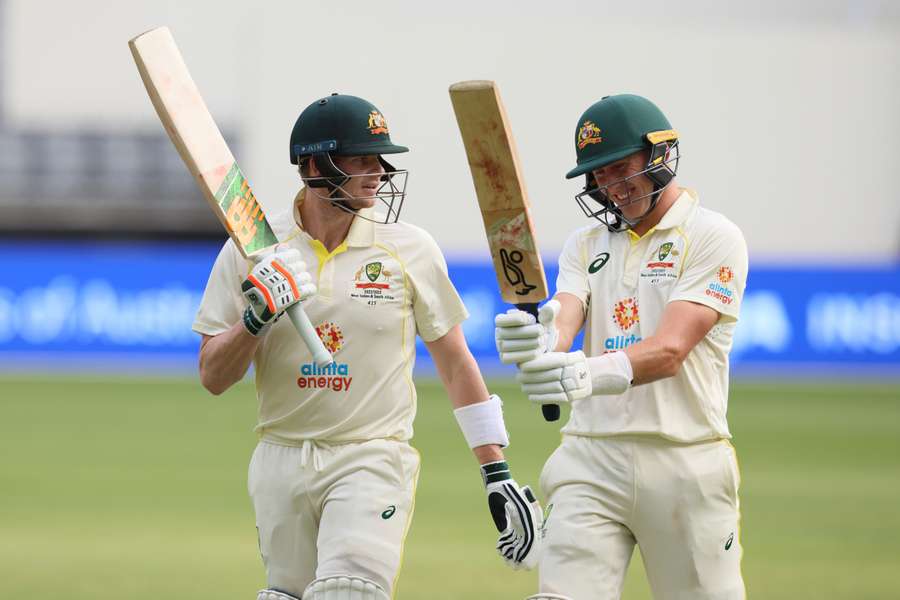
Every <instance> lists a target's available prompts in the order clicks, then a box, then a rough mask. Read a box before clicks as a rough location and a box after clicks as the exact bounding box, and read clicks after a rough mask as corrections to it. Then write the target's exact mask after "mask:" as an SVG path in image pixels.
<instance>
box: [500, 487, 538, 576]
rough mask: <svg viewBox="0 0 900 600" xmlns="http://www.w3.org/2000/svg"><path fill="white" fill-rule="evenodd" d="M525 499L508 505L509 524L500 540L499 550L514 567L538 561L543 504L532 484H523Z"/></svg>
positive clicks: (531, 565)
mask: <svg viewBox="0 0 900 600" xmlns="http://www.w3.org/2000/svg"><path fill="white" fill-rule="evenodd" d="M519 491H520V495H519V499H521V500H522V501H524V502H523V503H515V505H514V503H513V502H510V503H508V504H507V505H506V517H507V521H508V523H509V527H508V529H507V531H506V532H504V534H502V535H501V536H500V539H499V540H498V541H497V552H498V553H499V554H500V555H501V556H502V557H503V558H504V560H505V561H506V563H507V564H508V565H509V566H510V567H512V568H513V569H516V570H518V569H522V568H524V569H532V568H534V567H535V565H537V562H538V558H539V555H540V546H541V527H542V513H541V505H540V503H539V502H538V501H537V499H536V498H535V497H534V494H533V493H532V491H531V488H530V487H528V486H525V487H523V488H521V490H519Z"/></svg>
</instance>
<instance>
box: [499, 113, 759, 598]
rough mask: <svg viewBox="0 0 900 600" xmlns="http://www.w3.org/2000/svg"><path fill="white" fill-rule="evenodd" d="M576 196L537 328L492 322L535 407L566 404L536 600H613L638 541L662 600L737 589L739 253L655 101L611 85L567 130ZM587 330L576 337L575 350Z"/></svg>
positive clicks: (736, 233)
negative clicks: (732, 385) (732, 412)
mask: <svg viewBox="0 0 900 600" xmlns="http://www.w3.org/2000/svg"><path fill="white" fill-rule="evenodd" d="M574 141H575V153H576V159H577V160H576V166H575V168H574V169H572V170H571V171H569V173H568V174H567V175H566V177H567V178H569V179H571V178H574V177H579V176H583V177H584V178H585V182H586V185H585V189H584V191H583V192H581V193H580V194H578V195H577V196H576V200H577V201H578V204H579V205H580V206H581V208H582V209H583V210H584V212H585V214H586V215H587V216H589V217H591V218H593V219H596V221H597V222H595V223H593V224H592V225H589V226H587V227H583V228H581V229H578V230H576V231H575V232H574V233H573V234H572V235H571V236H570V237H569V239H568V241H567V242H566V244H565V248H564V250H563V252H562V255H561V256H560V259H559V279H558V281H557V293H556V295H555V296H554V298H553V299H552V300H551V301H549V302H547V303H546V304H545V305H544V306H542V307H541V309H540V312H539V317H538V322H537V323H535V320H534V318H533V317H531V316H530V315H528V314H527V313H524V312H520V311H510V312H508V313H505V314H501V315H498V316H497V318H496V326H497V328H496V338H497V346H498V350H499V352H500V357H501V360H503V362H505V363H515V364H517V365H518V375H517V378H518V380H519V381H520V383H521V385H522V389H523V391H524V392H525V393H526V394H527V396H528V398H529V399H530V400H531V401H532V402H535V403H538V404H544V403H564V402H569V403H571V414H570V418H569V421H568V423H566V425H565V427H563V429H562V433H563V436H562V443H561V444H560V446H559V447H558V448H557V449H556V450H555V451H554V452H553V454H552V455H551V456H550V458H549V460H548V461H547V463H546V465H545V466H544V469H543V472H542V474H541V481H540V483H541V487H542V489H543V492H544V494H545V498H546V500H547V502H548V505H547V513H546V515H547V516H546V521H545V523H544V537H543V541H542V543H543V553H542V556H541V558H540V563H539V569H540V577H539V580H540V591H539V593H538V594H537V595H536V596H532V597H531V598H532V600H551V599H552V600H614V599H617V598H619V597H620V595H621V593H622V585H623V582H624V579H625V572H626V569H627V568H628V563H629V560H630V559H631V555H632V552H633V550H634V546H635V544H637V545H638V547H639V548H640V551H641V556H642V558H643V561H644V565H645V567H646V571H647V577H648V579H649V582H650V587H651V589H652V590H653V596H654V598H656V599H657V600H686V599H690V600H703V599H709V600H712V599H715V600H738V599H743V598H744V597H745V592H744V583H743V580H742V577H741V569H740V563H741V542H740V531H739V520H740V512H739V505H738V483H739V475H738V466H737V461H736V458H735V451H734V448H733V446H732V445H731V443H730V442H729V439H730V438H731V433H730V432H729V430H728V422H727V420H726V418H725V413H726V409H727V406H728V352H729V350H730V349H731V343H732V334H733V332H734V327H735V323H736V321H737V318H738V312H739V309H740V305H741V298H742V296H743V293H744V285H745V282H746V278H747V247H746V244H745V242H744V238H743V235H742V234H741V231H740V230H739V229H738V228H737V226H735V225H734V224H733V223H732V222H731V221H729V220H728V219H727V218H725V217H724V216H722V215H721V214H718V213H716V212H713V211H711V210H708V209H706V208H704V207H703V206H701V204H700V201H699V199H698V195H697V193H696V192H694V191H692V190H690V189H685V188H680V187H678V186H677V184H676V182H675V174H676V171H677V167H678V158H679V150H678V134H677V133H676V132H675V131H674V130H673V129H672V126H671V125H670V124H669V121H668V120H667V119H666V117H665V116H664V115H663V113H662V112H661V111H660V110H659V108H657V107H656V106H655V105H654V104H653V103H652V102H650V101H649V100H647V99H645V98H642V97H640V96H634V95H616V96H607V97H605V98H603V99H602V100H600V101H599V102H597V103H595V104H594V105H592V106H591V107H589V108H588V109H587V110H586V111H585V112H584V114H583V115H582V116H581V118H580V119H579V120H578V124H577V126H576V131H575V140H574ZM582 327H584V329H585V336H584V348H583V349H581V350H575V351H569V350H570V348H571V346H572V342H573V339H574V338H575V336H576V334H577V333H578V332H579V331H580V330H581V329H582Z"/></svg>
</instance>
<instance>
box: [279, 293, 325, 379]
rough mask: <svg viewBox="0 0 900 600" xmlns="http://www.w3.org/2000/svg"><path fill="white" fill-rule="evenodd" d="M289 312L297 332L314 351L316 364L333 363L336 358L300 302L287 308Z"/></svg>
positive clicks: (312, 351) (311, 350) (323, 365)
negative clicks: (327, 348) (326, 346)
mask: <svg viewBox="0 0 900 600" xmlns="http://www.w3.org/2000/svg"><path fill="white" fill-rule="evenodd" d="M287 314H288V317H290V319H291V323H293V324H294V327H295V328H296V329H297V333H299V334H300V337H301V338H303V343H304V344H306V347H307V348H309V351H310V352H311V353H312V356H313V361H314V362H315V363H316V365H318V366H320V367H327V366H328V365H330V364H331V363H333V362H334V359H333V358H332V357H331V353H330V352H328V350H326V349H325V344H323V343H322V339H321V338H320V337H319V334H318V333H316V328H315V327H313V325H312V323H310V322H309V317H307V316H306V313H305V312H304V311H303V307H302V306H300V303H299V302H297V303H296V304H293V305H291V306H290V307H289V308H288V309H287Z"/></svg>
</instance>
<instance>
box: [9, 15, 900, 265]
mask: <svg viewBox="0 0 900 600" xmlns="http://www.w3.org/2000/svg"><path fill="white" fill-rule="evenodd" d="M547 4H548V3H546V2H539V3H538V2H524V1H519V2H512V1H508V0H503V1H495V2H491V1H489V0H481V1H474V0H461V1H458V2H455V3H453V4H452V5H451V4H448V3H427V2H415V1H413V0H404V1H400V0H398V1H395V2H348V1H344V2H337V1H332V2H318V1H316V2H313V1H306V2H286V1H279V2H276V1H270V2H265V3H263V2H260V3H255V4H253V5H252V6H251V3H248V2H237V1H234V2H224V1H218V2H213V1H212V0H191V1H190V2H188V1H186V0H185V1H181V2H176V1H174V0H168V1H164V2H161V1H158V0H156V1H153V2H150V1H147V0H133V1H129V2H109V1H104V0H82V1H81V2H78V3H71V2H64V1H62V0H59V1H49V0H44V1H36V0H6V2H5V4H0V10H4V11H5V14H4V15H3V17H4V18H3V22H4V24H5V30H4V31H3V34H2V35H3V39H2V42H3V48H4V59H5V62H4V64H3V69H2V72H3V73H4V75H5V81H4V82H3V84H2V92H3V94H4V97H3V102H2V105H3V106H4V107H5V112H6V114H5V115H4V118H5V119H6V122H7V124H8V125H9V124H12V125H13V126H29V127H48V128H49V127H60V128H66V127H72V126H76V125H77V126H84V125H90V126H96V127H99V128H103V129H110V130H121V129H130V128H135V127H137V128H146V129H148V130H152V131H157V130H158V129H157V128H158V123H156V119H155V115H154V113H153V112H152V109H151V107H150V105H149V102H148V101H147V98H146V95H145V93H144V91H143V88H142V86H141V84H140V80H139V78H138V76H137V73H136V71H135V69H134V67H133V63H132V61H131V57H130V54H129V52H128V49H127V46H126V42H127V40H128V39H129V38H130V37H132V36H134V35H136V34H138V33H140V32H141V31H144V30H146V29H149V28H151V27H154V26H156V25H159V24H168V25H169V26H170V27H171V28H172V30H173V32H174V34H175V37H176V39H177V40H178V42H179V44H180V46H181V48H182V52H183V53H184V55H185V58H186V60H187V62H188V64H189V66H190V67H191V70H192V72H193V74H194V77H195V79H196V80H197V82H198V84H199V85H200V88H201V91H202V92H203V94H204V96H205V97H206V100H207V103H208V104H209V106H210V108H211V109H212V111H213V113H214V115H215V116H216V118H217V120H218V121H219V122H220V124H221V125H223V126H232V127H235V128H237V129H238V130H239V131H240V132H241V135H242V138H243V140H244V142H245V143H244V145H243V146H242V153H241V155H240V156H238V159H239V160H240V161H241V162H242V163H243V164H244V165H245V170H246V171H247V172H248V173H249V175H250V178H251V181H252V182H253V184H254V186H255V188H256V190H257V195H258V196H259V197H260V198H261V199H262V202H263V203H264V204H265V205H267V206H268V207H269V209H270V210H272V209H274V207H275V206H278V205H284V204H286V203H287V202H288V201H289V200H290V198H291V197H292V195H293V192H294V190H295V189H296V187H297V184H298V182H297V176H296V174H295V172H294V171H293V170H292V168H291V166H290V165H289V164H288V162H287V144H288V142H287V140H288V135H289V133H290V128H291V126H292V125H293V122H294V119H296V116H297V114H299V112H300V110H302V108H303V107H304V106H306V105H307V104H308V103H310V102H312V101H313V100H315V99H316V98H318V97H320V96H323V95H326V94H328V93H330V92H332V91H338V92H342V93H351V94H355V95H360V96H364V97H366V98H368V99H369V100H371V101H372V102H374V103H375V104H376V105H377V106H379V107H380V108H381V110H382V111H383V112H384V113H385V115H386V117H387V119H388V123H389V125H390V127H391V133H392V137H393V138H394V140H395V141H396V142H398V143H401V144H404V145H408V146H410V147H411V148H412V152H411V153H410V154H408V155H404V156H403V157H402V158H399V157H398V160H397V161H396V162H397V163H398V164H400V165H401V166H404V167H407V168H409V170H410V171H411V176H410V181H409V197H408V201H407V204H406V206H405V208H404V215H403V216H404V219H405V220H409V221H412V222H415V223H418V224H420V225H422V226H424V227H426V228H427V229H429V230H430V231H431V232H432V233H433V234H434V235H435V237H436V238H437V239H438V241H439V242H440V243H441V244H442V246H443V247H444V248H445V249H446V250H448V251H449V252H453V253H464V254H478V253H481V252H483V249H484V248H485V247H486V246H485V242H484V237H483V234H482V233H481V231H480V220H479V215H478V211H477V205H476V203H475V200H474V196H473V190H472V185H471V180H470V178H469V174H468V170H467V167H466V162H465V157H464V154H463V151H462V145H461V143H460V141H459V136H458V132H457V130H456V125H455V122H454V120H453V115H452V110H451V108H450V103H449V99H448V97H447V93H446V89H447V86H448V85H449V84H450V83H452V82H454V81H458V80H462V79H495V80H497V81H498V82H499V84H500V86H501V90H502V92H503V95H504V100H505V102H506V105H507V110H508V112H509V115H510V118H511V120H512V124H513V131H514V133H515V134H516V137H517V139H518V144H519V154H520V156H521V158H522V161H523V163H524V165H523V166H524V172H525V174H526V178H527V183H528V188H529V191H530V193H531V198H532V203H533V209H534V215H535V219H536V222H537V224H538V227H539V241H540V242H541V245H542V247H543V249H544V250H545V252H547V253H548V254H553V253H554V252H556V251H557V250H558V249H559V248H560V247H561V246H562V243H563V241H564V239H565V237H566V235H567V232H568V231H570V230H571V229H572V228H574V227H576V226H578V225H581V224H582V223H584V217H583V216H582V214H581V212H580V210H579V209H578V207H577V206H576V205H575V202H574V200H573V199H572V196H573V195H574V194H575V193H576V192H577V191H578V190H579V188H580V184H579V183H577V182H574V181H566V180H565V179H564V178H563V175H564V173H565V172H566V171H567V170H568V169H569V168H570V167H571V165H572V163H573V161H574V150H573V148H572V137H573V132H574V128H575V124H576V120H577V119H578V117H579V116H580V114H581V112H582V111H583V110H584V108H586V107H587V106H588V105H589V104H591V103H592V102H594V101H595V100H597V99H599V98H600V97H601V96H603V95H606V94H610V93H618V92H633V93H638V94H642V95H645V96H648V97H650V98H652V99H654V100H655V101H656V102H657V103H658V104H659V105H660V106H661V107H662V108H663V110H664V111H665V112H666V113H667V114H668V116H669V119H670V121H671V122H672V123H673V125H674V126H675V127H676V128H677V129H678V130H679V131H680V132H681V136H682V152H683V155H684V161H683V164H682V170H681V172H680V177H679V179H680V181H681V182H682V184H683V185H689V186H691V187H695V188H696V189H698V191H699V192H700V194H701V199H702V201H703V202H704V203H705V204H706V205H707V206H709V207H711V208H714V209H716V210H720V211H723V212H725V213H726V214H728V215H729V216H730V217H731V218H732V219H733V220H734V221H735V222H737V223H738V224H739V225H740V226H741V227H742V228H743V229H744V232H745V234H746V236H747V239H748V242H749V244H750V248H751V254H752V256H753V258H754V259H755V260H759V261H768V262H771V261H785V260H791V261H795V260H802V261H812V262H848V261H850V262H855V261H870V260H875V261H884V260H888V259H895V258H897V256H898V255H900V193H898V191H897V190H896V185H895V184H894V182H893V180H892V178H891V176H892V175H893V173H894V172H896V170H897V168H896V167H895V161H894V154H895V152H894V150H895V143H894V141H895V140H897V139H900V117H898V115H897V113H896V107H897V101H898V97H900V94H898V92H900V7H898V5H897V4H895V3H891V2H888V1H883V2H877V1H871V0H870V1H856V2H851V1H849V0H847V1H840V0H830V1H829V0H825V1H822V2H815V1H813V0H803V1H801V2H795V3H791V4H790V5H789V6H788V7H782V6H781V5H782V4H783V3H777V2H773V1H770V0H766V1H764V2H761V3H757V4H755V5H754V6H752V7H747V6H745V3H743V2H741V3H730V4H726V3H722V2H713V1H711V0H704V1H695V2H684V3H678V6H677V7H673V6H672V5H673V3H669V2H665V1H664V0H646V1H645V2H642V3H640V5H639V6H638V5H635V7H634V8H627V7H624V6H622V3H621V2H572V1H563V0H559V1H557V2H554V3H552V4H551V5H550V6H551V9H550V10H549V11H548V9H547V8H546V6H547ZM258 7H265V8H264V9H260V8H258ZM538 7H541V8H538Z"/></svg>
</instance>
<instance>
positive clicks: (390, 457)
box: [248, 439, 419, 598]
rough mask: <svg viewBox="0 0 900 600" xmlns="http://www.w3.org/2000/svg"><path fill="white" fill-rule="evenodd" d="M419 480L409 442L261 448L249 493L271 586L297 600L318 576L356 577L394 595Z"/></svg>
mask: <svg viewBox="0 0 900 600" xmlns="http://www.w3.org/2000/svg"><path fill="white" fill-rule="evenodd" d="M418 475H419V454H418V452H416V450H415V449H413V448H412V447H411V446H410V445H409V444H407V443H406V442H397V441H393V440H382V439H379V440H370V441H367V442H362V443H354V444H340V445H326V444H323V443H319V442H313V441H308V442H305V443H304V445H303V446H300V447H294V446H281V445H277V444H273V443H270V442H265V441H262V442H260V443H259V445H257V447H256V450H255V451H254V453H253V458H252V459H251V461H250V470H249V477H248V488H249V491H250V497H251V498H252V500H253V507H254V510H255V511H256V527H257V530H258V532H259V549H260V553H261V554H262V559H263V563H264V564H265V567H266V576H267V579H268V587H269V588H271V589H277V590H280V591H283V592H287V593H289V594H292V595H294V596H296V597H298V598H299V597H300V596H301V594H302V593H303V590H304V589H305V588H306V586H307V585H309V584H310V583H311V582H312V581H313V580H314V579H316V578H319V577H329V576H335V575H353V576H357V577H363V578H366V579H369V580H370V581H373V582H375V583H377V584H378V585H380V586H381V587H382V588H384V590H385V591H386V592H387V593H388V594H389V595H391V594H392V593H393V587H394V583H395V580H396V577H397V574H398V572H399V570H400V560H401V556H402V553H403V542H404V540H405V538H406V533H407V530H408V529H409V523H410V520H411V518H412V512H413V505H414V498H415V487H416V481H417V479H418Z"/></svg>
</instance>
